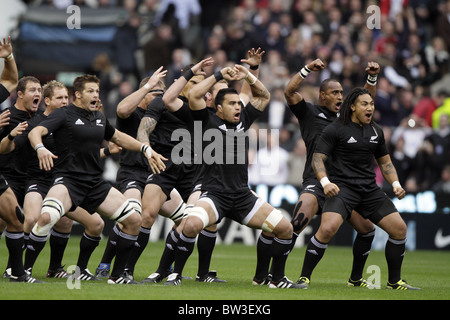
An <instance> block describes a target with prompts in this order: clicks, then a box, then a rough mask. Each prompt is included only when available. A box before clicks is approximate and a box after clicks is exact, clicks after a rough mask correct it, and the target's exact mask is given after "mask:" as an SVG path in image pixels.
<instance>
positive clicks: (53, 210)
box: [33, 198, 65, 237]
mask: <svg viewBox="0 0 450 320" xmlns="http://www.w3.org/2000/svg"><path fill="white" fill-rule="evenodd" d="M44 213H47V214H48V220H47V221H45V222H46V223H45V225H43V226H40V225H39V221H38V222H37V223H36V224H35V225H34V227H33V233H34V234H35V235H37V236H40V237H45V236H47V235H48V234H49V233H50V229H51V228H52V227H53V226H54V225H55V224H56V222H58V220H59V219H60V218H61V217H62V216H63V215H64V213H65V212H64V206H63V204H62V203H61V201H59V200H58V199H56V198H46V199H44V201H43V202H42V210H41V216H42V215H43V214H44Z"/></svg>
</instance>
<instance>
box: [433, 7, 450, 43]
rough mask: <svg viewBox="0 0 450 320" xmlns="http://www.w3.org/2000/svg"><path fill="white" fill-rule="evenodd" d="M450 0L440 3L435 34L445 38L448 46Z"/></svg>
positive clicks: (449, 40) (449, 39)
mask: <svg viewBox="0 0 450 320" xmlns="http://www.w3.org/2000/svg"><path fill="white" fill-rule="evenodd" d="M448 30H450V0H446V1H443V2H441V3H440V4H439V15H438V17H437V18H436V20H435V28H434V34H435V35H438V36H440V37H442V39H444V41H445V44H446V47H447V48H450V32H448Z"/></svg>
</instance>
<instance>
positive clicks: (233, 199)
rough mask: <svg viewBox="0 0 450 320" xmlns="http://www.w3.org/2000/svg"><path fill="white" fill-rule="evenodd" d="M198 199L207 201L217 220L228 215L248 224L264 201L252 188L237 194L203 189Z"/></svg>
mask: <svg viewBox="0 0 450 320" xmlns="http://www.w3.org/2000/svg"><path fill="white" fill-rule="evenodd" d="M198 201H205V202H207V203H208V204H209V205H210V206H211V207H212V208H213V210H214V213H215V215H216V220H217V221H216V222H215V223H219V222H220V221H221V220H222V219H223V218H225V217H227V218H229V219H232V220H234V221H236V222H238V223H240V224H243V225H247V224H248V222H249V221H250V219H251V218H252V217H253V216H254V214H255V213H256V211H258V209H259V208H260V207H261V205H262V204H263V203H264V201H263V200H262V199H261V198H259V197H258V196H257V195H256V194H255V193H254V192H252V191H251V190H250V189H248V190H245V191H243V192H240V193H236V194H222V193H218V192H210V191H203V192H202V194H201V195H200V198H199V199H198Z"/></svg>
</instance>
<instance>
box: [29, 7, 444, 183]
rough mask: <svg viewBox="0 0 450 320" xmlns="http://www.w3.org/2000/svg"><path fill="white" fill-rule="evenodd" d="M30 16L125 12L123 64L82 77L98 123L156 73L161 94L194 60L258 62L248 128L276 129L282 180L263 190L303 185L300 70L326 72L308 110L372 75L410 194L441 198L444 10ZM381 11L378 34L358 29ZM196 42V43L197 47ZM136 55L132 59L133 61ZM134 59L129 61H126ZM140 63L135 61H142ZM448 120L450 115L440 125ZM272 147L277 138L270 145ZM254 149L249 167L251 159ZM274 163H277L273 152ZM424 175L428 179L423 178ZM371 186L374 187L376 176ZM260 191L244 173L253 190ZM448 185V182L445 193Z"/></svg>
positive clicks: (98, 63)
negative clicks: (297, 94) (292, 106)
mask: <svg viewBox="0 0 450 320" xmlns="http://www.w3.org/2000/svg"><path fill="white" fill-rule="evenodd" d="M24 2H25V3H26V4H27V6H28V7H29V8H31V7H32V6H38V5H51V6H54V7H56V8H58V9H61V10H63V9H65V8H67V6H69V5H72V4H74V5H78V6H80V7H83V6H87V7H91V8H98V10H101V9H102V8H110V7H123V8H125V9H126V10H127V11H128V12H129V18H128V21H127V23H125V25H123V26H122V27H121V28H120V29H119V30H120V33H121V36H122V38H126V39H127V45H126V46H124V47H126V48H124V50H128V51H130V52H129V53H130V54H126V53H124V54H118V55H115V57H108V56H107V55H99V56H98V57H97V59H95V61H94V62H93V66H92V70H86V71H91V72H93V73H95V74H97V76H99V77H100V79H101V83H102V88H101V89H103V90H101V91H102V93H101V94H102V96H103V99H102V101H103V105H104V108H105V109H104V110H105V114H106V115H107V117H108V118H109V119H110V120H112V121H113V122H114V121H115V106H116V105H117V103H118V102H119V101H120V100H121V99H123V97H125V96H127V95H129V94H130V93H132V92H133V91H134V90H135V89H136V88H137V85H138V83H139V81H140V79H142V78H143V77H144V76H146V75H149V74H151V73H153V72H154V71H155V70H156V69H157V68H158V67H159V66H161V65H163V66H165V68H167V70H168V75H167V78H166V84H168V85H170V84H171V83H172V82H173V80H174V79H176V78H178V77H179V76H180V69H181V67H182V66H183V65H186V64H187V63H190V62H191V61H199V60H200V59H202V58H204V57H213V59H214V66H213V69H212V70H211V72H213V71H216V70H219V69H220V68H222V67H224V66H227V65H231V64H234V63H238V62H239V60H240V59H241V58H242V57H244V56H245V54H246V51H247V50H248V48H252V47H255V48H257V47H261V48H262V49H263V50H264V51H265V52H266V53H265V55H264V59H263V63H262V64H261V68H260V79H261V81H262V82H263V83H264V84H265V85H266V86H267V88H268V89H269V90H270V92H271V94H272V100H271V102H270V105H269V107H268V110H267V111H266V112H265V113H264V115H263V116H262V117H261V119H259V120H258V122H257V124H256V125H257V126H258V127H260V128H269V129H278V130H279V131H278V134H279V139H278V141H279V143H278V146H275V147H276V148H278V147H279V148H281V154H282V155H281V160H282V161H280V162H279V164H280V168H279V172H277V173H275V175H274V176H276V177H277V180H274V179H272V178H273V177H269V178H268V179H267V181H269V183H273V182H275V183H290V184H293V185H300V184H301V172H302V165H303V164H304V161H305V160H304V158H305V149H304V144H303V143H302V139H301V136H300V133H299V131H298V129H297V127H298V124H297V123H296V119H295V117H293V116H292V114H291V113H290V112H289V110H288V108H287V105H286V102H285V101H284V97H283V95H282V92H283V88H284V86H285V85H286V83H287V82H288V81H289V78H290V77H291V76H292V74H295V73H296V72H298V70H299V69H300V68H301V67H302V66H304V65H305V63H307V62H308V61H311V60H313V59H315V58H320V59H321V60H322V61H325V62H326V64H327V68H326V69H325V70H324V71H323V72H321V73H318V74H315V75H312V76H310V77H308V79H307V80H306V81H305V83H304V84H303V85H302V88H301V90H302V94H303V95H304V96H305V100H307V101H315V100H316V97H317V92H318V86H319V84H320V83H321V81H322V80H323V79H326V78H329V77H331V78H336V79H337V80H339V81H340V82H341V84H342V86H343V88H344V94H345V93H346V92H348V90H349V89H350V88H352V87H354V86H362V85H363V84H364V82H365V77H366V75H365V73H364V66H365V65H366V64H367V62H368V61H376V62H378V63H379V64H380V66H381V74H380V75H379V78H378V84H377V94H376V97H375V105H376V114H375V120H376V121H377V123H379V124H380V125H382V126H383V127H384V129H385V134H386V136H387V137H390V148H391V155H392V157H393V161H394V163H395V165H396V167H397V170H398V171H399V176H400V181H401V183H402V185H404V186H405V188H406V190H407V191H408V192H418V191H421V190H429V189H435V188H437V189H443V190H447V191H449V189H450V188H449V186H448V184H449V183H450V182H449V181H448V179H449V178H447V176H448V175H449V174H448V172H449V171H450V167H449V165H450V154H449V150H450V147H449V144H450V142H449V140H450V136H449V133H450V129H449V124H448V123H449V122H448V115H450V99H448V97H449V96H450V93H449V92H448V90H449V89H448V88H449V86H448V83H449V81H450V74H449V66H450V55H449V50H448V48H449V47H450V34H449V33H448V30H449V28H450V19H449V16H450V1H442V0H434V1H424V0H415V1H407V0H406V1H405V0H398V1H383V0H382V1H370V0H369V1H359V0H328V1H314V0H287V1H286V0H283V1H282V0H234V1H216V0H207V1H206V0H205V1H203V0H183V1H177V0H27V1H25V0H24ZM370 5H376V6H377V8H379V9H380V17H379V18H380V28H369V27H368V26H367V25H366V24H367V23H368V22H367V21H368V20H369V18H370V17H371V15H372V14H374V12H372V11H370V10H367V11H366V9H367V8H368V7H369V6H370ZM199 39H201V40H199ZM138 51H139V52H141V53H142V54H141V55H135V53H136V52H138ZM130 56H132V57H135V56H137V57H138V58H136V59H131V60H133V61H130V59H129V57H130ZM139 57H140V58H139ZM446 115H447V116H446ZM275 140H276V139H275ZM258 151H259V150H254V153H255V157H257V152H258ZM277 155H280V153H277ZM423 168H425V170H423ZM379 181H380V184H381V183H382V182H381V181H382V178H381V176H380V179H379ZM258 182H265V180H261V179H260V178H259V176H258V175H257V174H256V175H255V176H254V177H253V175H252V174H250V183H258ZM446 182H447V183H446Z"/></svg>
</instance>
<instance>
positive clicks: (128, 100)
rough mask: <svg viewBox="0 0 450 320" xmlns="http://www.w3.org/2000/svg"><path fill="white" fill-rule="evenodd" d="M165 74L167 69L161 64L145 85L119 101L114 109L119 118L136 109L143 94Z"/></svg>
mask: <svg viewBox="0 0 450 320" xmlns="http://www.w3.org/2000/svg"><path fill="white" fill-rule="evenodd" d="M166 74H167V70H163V67H162V66H161V67H159V68H158V70H156V71H155V72H154V73H153V74H152V76H151V77H150V78H149V79H148V81H147V83H146V84H145V85H143V86H142V87H141V88H139V89H138V90H136V91H135V92H133V93H132V94H130V95H128V96H126V97H125V98H124V99H123V100H122V101H120V102H119V104H118V105H117V110H116V113H117V116H118V117H119V118H121V119H126V118H128V117H129V116H130V115H131V114H132V113H133V112H134V110H136V108H137V105H138V104H139V103H140V102H141V101H142V99H144V97H145V95H146V94H147V93H148V92H149V91H150V90H152V89H153V88H154V87H155V86H156V85H157V84H158V81H159V80H160V79H162V78H164V77H165V76H166Z"/></svg>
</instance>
